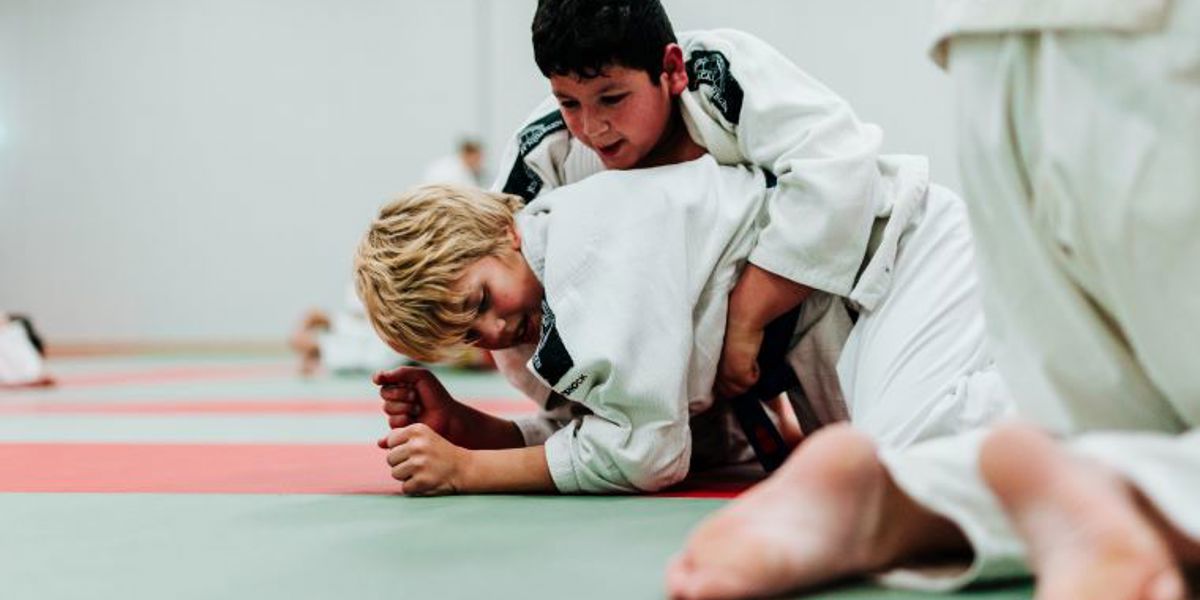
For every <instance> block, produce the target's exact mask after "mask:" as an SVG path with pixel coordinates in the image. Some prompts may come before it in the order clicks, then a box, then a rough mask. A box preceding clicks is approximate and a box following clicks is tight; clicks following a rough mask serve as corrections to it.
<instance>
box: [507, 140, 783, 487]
mask: <svg viewBox="0 0 1200 600" xmlns="http://www.w3.org/2000/svg"><path fill="white" fill-rule="evenodd" d="M766 193H767V186H766V179H765V177H764V176H763V174H762V173H761V172H760V171H757V170H750V169H748V168H745V167H722V166H719V165H717V163H716V162H715V161H714V160H713V159H712V157H710V156H704V157H702V158H700V159H697V160H695V161H692V162H688V163H682V164H679V165H671V166H667V167H660V168H657V169H647V170H637V171H629V172H620V173H618V172H611V173H602V174H599V175H596V176H594V177H591V178H589V179H587V180H585V181H583V182H581V183H578V184H575V185H572V186H568V187H564V188H562V189H561V190H557V191H555V192H553V193H550V194H546V195H544V196H542V197H540V198H539V199H538V200H536V201H534V202H533V203H531V204H529V206H528V207H527V208H526V209H525V210H524V211H522V212H521V213H519V214H518V215H517V225H518V228H519V230H520V232H521V237H522V252H523V253H524V254H525V257H526V259H527V260H528V262H529V264H530V266H531V267H532V269H533V271H534V273H536V274H537V276H538V278H539V279H540V280H541V282H542V285H543V288H544V289H545V301H544V304H543V313H544V314H543V319H542V335H541V340H540V342H539V344H538V347H537V349H536V351H535V352H534V353H533V356H532V359H531V360H530V362H529V372H531V373H534V374H536V376H537V377H538V378H539V379H540V380H541V381H542V382H543V383H545V384H546V385H548V386H550V387H551V388H553V389H554V391H555V392H557V394H559V395H560V396H561V398H562V399H565V400H566V401H568V402H574V403H577V404H578V406H577V407H575V410H574V415H575V416H574V419H573V420H572V421H571V422H569V423H568V424H567V425H566V426H565V427H563V428H561V429H558V430H557V431H555V432H554V433H553V434H551V435H549V437H548V438H547V439H545V451H546V460H547V463H548V464H549V467H550V474H551V476H552V477H553V479H554V483H555V485H556V487H557V488H558V489H559V490H560V491H562V492H567V493H571V492H622V491H639V490H644V491H653V490H658V489H662V488H663V487H666V486H669V485H671V484H673V483H676V482H677V481H679V480H681V479H683V477H684V476H686V475H687V472H688V466H689V462H690V457H691V447H692V438H691V432H690V430H689V427H688V419H689V417H690V416H691V415H692V414H696V413H699V412H703V411H705V410H707V409H708V408H709V407H710V406H712V402H713V400H712V385H713V379H714V377H715V375H716V365H717V359H718V358H719V357H720V352H721V340H722V337H723V335H722V334H723V332H724V330H725V314H726V308H727V303H728V295H729V291H730V290H731V289H732V288H733V284H734V282H735V281H736V280H737V275H738V273H739V271H740V269H739V267H740V265H741V264H743V263H744V261H745V259H746V256H747V255H748V254H749V253H750V250H751V248H752V247H753V245H754V240H755V237H756V236H757V234H758V232H759V229H760V227H761V225H762V222H763V220H764V218H765V215H763V214H762V211H761V209H762V206H763V200H764V198H765V197H766ZM559 401H561V400H559ZM579 407H582V408H583V409H586V410H581V409H580V408H579Z"/></svg>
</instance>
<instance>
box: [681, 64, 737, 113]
mask: <svg viewBox="0 0 1200 600" xmlns="http://www.w3.org/2000/svg"><path fill="white" fill-rule="evenodd" d="M687 74H688V89H689V90H692V91H693V92H694V91H696V90H698V89H700V85H701V84H704V85H707V86H709V87H708V101H709V102H711V103H712V104H713V106H716V107H717V110H719V111H721V114H722V115H723V116H724V117H725V120H727V121H729V122H730V123H733V124H735V125H736V124H737V122H738V119H739V117H740V115H741V114H742V100H743V98H744V94H743V93H742V86H741V85H740V84H738V82H737V79H734V77H733V72H732V71H731V70H730V68H729V59H727V58H725V55H724V54H721V53H720V52H717V51H715V50H697V51H695V52H693V53H692V56H691V58H690V59H688V61H687Z"/></svg>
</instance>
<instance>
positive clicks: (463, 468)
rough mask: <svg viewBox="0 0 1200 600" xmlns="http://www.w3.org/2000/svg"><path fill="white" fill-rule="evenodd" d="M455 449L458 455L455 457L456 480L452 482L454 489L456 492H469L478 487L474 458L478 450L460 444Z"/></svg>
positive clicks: (476, 465) (476, 462) (476, 467)
mask: <svg viewBox="0 0 1200 600" xmlns="http://www.w3.org/2000/svg"><path fill="white" fill-rule="evenodd" d="M457 449H458V456H457V457H456V458H455V463H456V465H457V468H456V469H455V473H456V475H457V476H456V477H455V479H456V480H457V481H455V482H454V489H455V490H456V492H457V493H460V494H469V493H472V492H474V491H476V490H478V489H479V474H478V461H477V460H475V459H476V456H477V455H478V452H477V451H476V450H471V449H469V448H463V447H461V446H459V447H458V448H457Z"/></svg>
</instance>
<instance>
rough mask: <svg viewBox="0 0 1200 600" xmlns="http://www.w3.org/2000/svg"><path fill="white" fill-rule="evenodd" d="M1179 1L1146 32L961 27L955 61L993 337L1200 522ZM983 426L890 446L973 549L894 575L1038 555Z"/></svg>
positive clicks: (1192, 4) (1196, 327) (1193, 253)
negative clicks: (990, 471) (985, 461)
mask: <svg viewBox="0 0 1200 600" xmlns="http://www.w3.org/2000/svg"><path fill="white" fill-rule="evenodd" d="M1171 11H1172V14H1170V15H1169V18H1168V19H1167V22H1166V24H1165V25H1164V26H1163V28H1162V29H1161V30H1158V31H1153V32H1148V33H1142V34H1137V35H1129V34H1124V33H1122V34H1117V33H1111V32H1102V31H1030V32H1012V33H994V34H978V35H964V36H958V37H954V38H952V39H951V41H950V44H949V71H950V75H951V77H952V78H953V79H954V82H955V85H956V88H957V95H958V100H959V117H958V127H959V136H960V155H961V160H962V164H961V167H962V169H963V176H964V177H963V179H964V181H965V182H966V192H967V193H966V197H967V202H968V206H969V211H970V217H971V221H972V226H973V229H974V233H975V240H976V247H977V248H978V250H979V255H980V256H979V261H978V264H979V268H980V277H981V281H982V283H983V286H984V303H985V309H986V316H987V320H988V329H989V335H990V340H991V341H992V343H993V345H994V350H995V352H996V356H997V360H998V363H999V365H1000V368H1001V372H1002V373H1003V374H1004V376H1005V379H1006V381H1007V382H1008V384H1009V385H1010V386H1011V387H1012V389H1013V393H1014V398H1015V401H1016V404H1017V410H1018V413H1019V414H1020V415H1021V416H1022V417H1023V418H1025V419H1028V420H1031V421H1033V422H1035V423H1037V424H1039V425H1041V426H1043V427H1045V428H1047V429H1049V430H1050V431H1053V432H1055V433H1057V434H1059V435H1062V436H1064V438H1065V439H1064V443H1065V444H1066V447H1067V448H1068V450H1069V451H1070V452H1072V453H1075V454H1077V455H1078V456H1081V457H1086V458H1088V459H1092V460H1096V461H1099V462H1100V463H1102V464H1105V465H1107V466H1108V467H1110V468H1113V469H1115V470H1116V471H1117V472H1119V473H1120V474H1122V475H1123V476H1124V477H1126V478H1127V479H1128V480H1129V481H1130V482H1131V483H1132V484H1133V485H1135V486H1136V487H1137V488H1138V489H1139V490H1140V491H1141V492H1142V493H1143V494H1144V495H1145V497H1146V498H1147V499H1148V500H1149V501H1150V502H1152V503H1153V504H1154V506H1155V507H1156V508H1157V509H1158V510H1159V511H1161V513H1162V514H1163V515H1164V516H1165V517H1166V518H1167V519H1169V520H1170V521H1171V522H1172V523H1173V524H1174V525H1175V526H1177V527H1178V528H1179V529H1180V530H1181V531H1182V532H1184V533H1186V534H1188V535H1190V536H1192V537H1196V538H1200V512H1197V511H1196V510H1195V508H1196V507H1197V506H1200V430H1197V429H1196V427H1197V424H1198V423H1200V368H1198V367H1197V364H1196V357H1197V356H1200V236H1197V234H1196V232H1197V231H1200V2H1197V1H1196V0H1176V2H1174V4H1173V5H1172V8H1171ZM983 437H984V432H974V433H969V434H963V435H959V436H955V437H949V438H942V439H938V440H932V441H930V442H926V443H921V444H917V445H915V446H912V447H910V448H908V449H905V450H887V449H884V450H882V451H881V458H882V459H883V461H884V462H885V464H887V466H888V469H889V472H890V473H891V475H892V477H893V478H894V479H895V481H896V483H897V485H899V487H900V488H901V489H903V490H904V491H905V492H906V493H907V494H908V495H910V496H911V497H912V498H913V499H914V500H915V501H917V502H918V503H920V504H921V505H923V506H925V507H926V508H928V509H930V510H932V511H933V512H935V513H938V514H941V515H943V516H945V517H947V518H948V519H950V520H951V521H952V522H954V523H955V524H956V525H958V527H959V528H960V529H961V530H962V531H963V533H964V534H965V535H966V537H967V539H968V541H969V542H970V544H971V545H972V547H973V550H974V553H975V555H974V559H973V562H972V564H971V565H970V566H969V567H967V568H966V569H965V570H962V571H959V572H956V573H951V574H948V575H946V574H941V573H944V570H943V571H939V573H938V574H935V573H933V572H923V571H919V570H896V571H892V572H890V573H887V574H884V575H883V576H882V578H881V579H882V581H883V582H884V583H886V584H889V585H897V586H902V587H918V588H924V589H943V590H950V589H956V588H959V587H962V586H964V585H966V584H969V583H971V582H973V581H979V580H988V579H997V578H1004V577H1009V576H1015V575H1024V574H1027V573H1028V568H1027V566H1026V564H1025V553H1024V548H1023V544H1022V542H1021V541H1020V539H1019V538H1018V537H1017V535H1016V533H1015V532H1014V531H1013V530H1012V529H1011V527H1010V526H1009V525H1008V523H1007V521H1006V518H1005V516H1004V514H1003V512H1002V511H1001V509H1000V507H999V504H998V503H997V501H996V499H995V498H994V497H993V496H992V494H991V493H990V492H989V490H988V488H987V487H986V485H985V484H984V483H983V481H982V479H981V477H980V475H979V473H978V468H977V464H978V448H979V443H980V442H981V441H982V439H983Z"/></svg>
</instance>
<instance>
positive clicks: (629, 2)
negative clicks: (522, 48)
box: [532, 0, 675, 84]
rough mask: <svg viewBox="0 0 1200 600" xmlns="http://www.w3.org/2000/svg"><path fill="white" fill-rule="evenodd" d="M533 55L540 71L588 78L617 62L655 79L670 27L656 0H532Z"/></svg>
mask: <svg viewBox="0 0 1200 600" xmlns="http://www.w3.org/2000/svg"><path fill="white" fill-rule="evenodd" d="M532 29H533V57H534V60H536V61H537V65H538V68H539V69H541V71H542V75H545V76H546V77H550V76H551V75H577V76H579V77H584V78H591V77H596V76H598V75H600V73H601V72H602V71H603V70H604V68H605V67H608V66H612V65H618V66H622V67H626V68H629V69H637V70H640V71H645V72H646V73H647V74H648V75H649V76H650V81H652V82H654V83H655V84H657V83H658V76H659V75H661V74H662V57H663V49H664V48H666V46H667V44H673V43H675V30H674V29H672V28H671V21H670V19H668V18H667V12H666V11H665V10H663V7H662V4H660V3H659V1H658V0H538V8H537V13H536V14H535V15H534V16H533V28H532Z"/></svg>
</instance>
